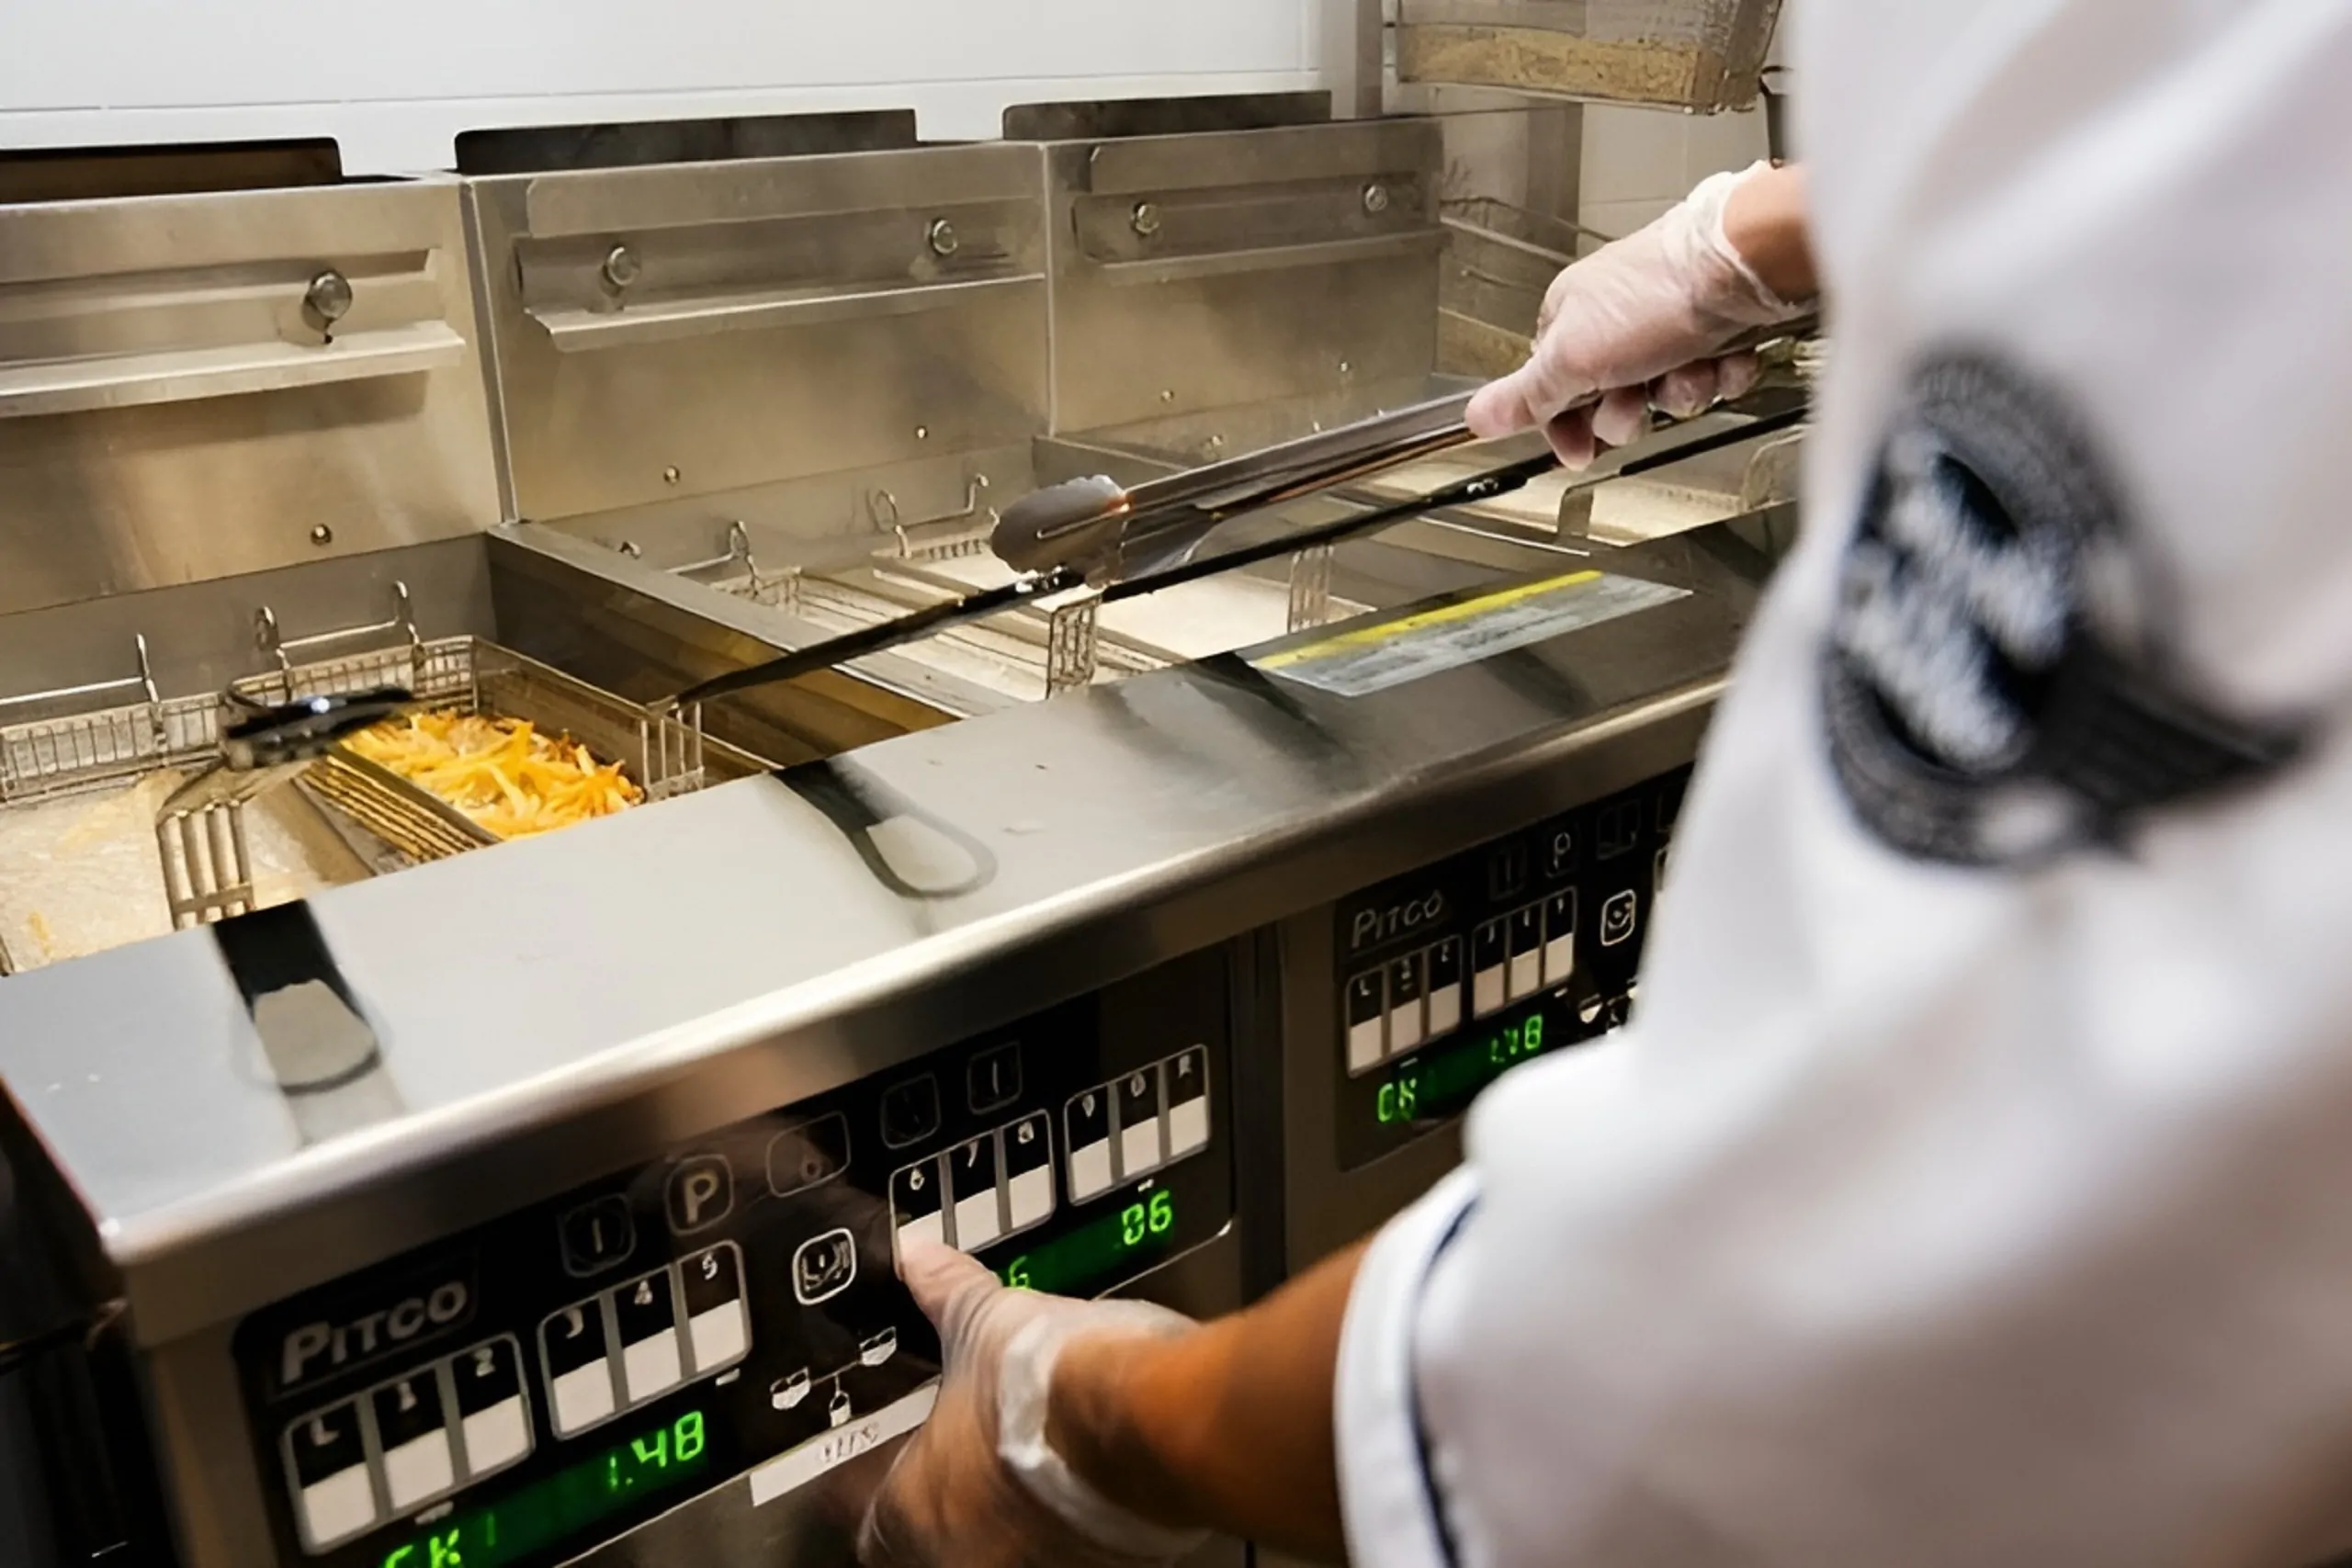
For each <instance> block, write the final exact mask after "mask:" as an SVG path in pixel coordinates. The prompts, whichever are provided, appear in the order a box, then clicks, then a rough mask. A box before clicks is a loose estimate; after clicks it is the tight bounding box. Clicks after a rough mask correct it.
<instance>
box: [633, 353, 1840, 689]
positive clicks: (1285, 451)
mask: <svg viewBox="0 0 2352 1568" xmlns="http://www.w3.org/2000/svg"><path fill="white" fill-rule="evenodd" d="M1773 335H1775V336H1781V335H1785V330H1784V331H1783V332H1782V333H1775V334H1773ZM1469 400H1470V394H1469V393H1467V392H1462V393H1456V394H1453V395H1452V396H1448V397H1443V398H1438V399H1434V400H1430V401H1429V402H1425V403H1416V404H1414V405H1413V406H1412V407H1410V408H1405V409H1398V410H1396V411H1394V412H1385V413H1381V414H1377V415H1374V417H1373V418H1370V419H1365V420H1360V421H1358V422H1356V423H1352V424H1348V425H1343V426H1341V427H1340V428H1339V429H1336V430H1329V431H1323V432H1321V433H1319V434H1314V435H1308V436H1305V437H1302V438H1300V439H1298V440H1295V441H1287V442H1284V443H1283V444H1282V445H1280V446H1269V447H1266V448H1264V449H1262V450H1261V451H1258V452H1253V453H1250V454H1248V455H1247V456H1244V457H1230V458H1227V459H1226V460H1224V461H1222V462H1217V463H1211V464H1208V465H1206V466H1205V467H1202V468H1192V469H1188V470H1186V471H1185V472H1183V473H1179V474H1170V475H1169V476H1168V477H1166V478H1164V479H1151V480H1148V481H1146V482H1145V483H1142V484H1139V485H1136V486H1133V487H1132V488H1130V487H1126V486H1122V485H1120V484H1118V483H1117V482H1116V481H1114V480H1113V479H1108V478H1105V477H1103V476H1100V475H1096V476H1093V477H1090V478H1086V479H1069V480H1066V481H1064V482H1063V483H1061V484H1057V485H1051V486H1048V487H1046V489H1044V490H1040V491H1034V492H1032V493H1031V494H1029V495H1026V496H1023V498H1022V499H1021V500H1019V501H1017V502H1013V503H1012V505H1011V506H1010V507H1007V508H1006V509H1005V511H1004V512H1003V513H1002V514H1001V516H1000V517H999V518H998V520H997V525H996V528H995V531H994V533H993V534H992V535H991V536H990V537H989V544H990V546H991V547H993V548H994V549H995V551H996V554H997V556H998V558H1000V559H1001V560H1003V561H1004V563H1005V564H1006V565H1008V566H1010V567H1012V569H1013V570H1015V571H1016V572H1017V573H1019V575H1018V576H1017V577H1015V578H1014V580H1013V581H1011V582H1008V583H1005V584H1003V585H1002V586H1001V587H997V588H989V589H984V590H982V591H981V592H977V593H968V594H966V595H964V596H963V597H962V598H959V599H950V600H946V601H944V602H942V603H940V604H933V605H930V606H927V607H926V608H923V609H921V610H917V611H915V612H913V613H912V614H910V615H900V616H899V617H898V618H896V619H894V620H889V621H885V622H882V623H881V624H880V625H878V626H866V627H863V628H861V629H859V630H857V631H854V632H850V633H847V634H845V635H843V636H841V637H828V638H826V639H825V640H823V641H821V642H816V643H811V644H809V646H808V647H806V648H800V649H793V650H792V651H791V652H788V653H784V654H779V655H778V656H777V657H775V658H774V659H770V660H764V661H763V662H761V663H758V664H753V665H749V666H747V667H745V668H744V669H741V670H734V671H729V672H727V673H726V674H724V675H718V676H714V677H712V678H711V679H709V680H707V681H704V682H699V683H698V684H695V685H693V686H689V687H687V688H686V689H685V690H684V691H683V692H681V693H679V694H677V695H676V696H674V697H673V698H671V699H669V701H668V702H667V703H666V704H662V705H657V706H659V707H663V708H673V707H684V706H687V705H691V704H695V703H700V702H706V701H708V700H710V699H711V698H714V697H721V696H726V695H728V694H730V693H734V692H741V691H746V690H749V689H751V688H753V687H758V686H766V685H772V684H775V683H776V682H782V681H790V680H794V679H796V678H797V677H799V676H803V675H809V674H813V673H815V672H816V671H820V670H829V669H831V668H832V667H833V666H835V665H837V664H842V663H845V662H847V661H848V660H853V659H862V658H864V657H865V656H866V655H868V654H872V653H879V652H881V651H883V650H884V649H891V648H897V647H899V645H901V644H903V643H908V642H911V641H914V640H915V639H916V638H918V637H928V636H929V635H931V634H932V633H933V632H935V631H939V630H941V629H943V628H944V627H947V626H956V625H959V624H961V623H962V622H965V621H969V620H976V619H978V618H979V617H981V616H984V615H995V614H997V613H998V612H1000V611H1002V610H1007V609H1011V608H1012V607H1013V606H1015V605H1018V604H1031V603H1035V602H1036V601H1039V600H1043V599H1048V598H1051V597H1053V596H1054V595H1056V594H1060V593H1068V592H1073V591H1075V590H1078V589H1081V588H1087V587H1092V588H1096V589H1099V590H1100V592H1101V598H1100V603H1102V604H1116V603H1117V602H1118V601H1120V600H1122V599H1128V598H1133V597H1136V595H1139V594H1144V593H1156V592H1160V591H1161V590H1163V589H1168V588H1174V587H1177V586H1179V585H1180V584H1182V583H1186V582H1192V581H1197V580H1198V579H1200V578H1203V577H1206V576H1210V575H1212V574H1214V573H1217V572H1223V571H1230V570H1234V569H1236V568H1238V567H1244V566H1250V565H1252V564H1254V563H1256V562H1258V561H1262V560H1271V559H1274V558H1279V557H1282V556H1288V555H1295V554H1297V553H1298V552H1299V551H1301V550H1307V549H1313V548H1315V547H1317V546H1320V545H1327V544H1331V543H1334V542H1336V541H1338V540H1340V539H1344V538H1349V537H1351V536H1355V535H1358V534H1366V533H1371V532H1374V531H1375V530H1377V529H1381V528H1385V527H1390V526H1393V525H1396V524H1398V523H1403V522H1407V521H1409V520H1410V519H1412V518H1415V517H1419V516H1421V515H1423V514H1425V513H1430V512H1439V511H1443V510H1446V509H1448V508H1451V507H1457V506H1468V505H1473V504H1476V503H1478V502H1487V501H1492V500H1494V499H1495V498H1497V497H1498V496H1503V495H1508V494H1510V492H1512V491H1517V490H1521V489H1524V488H1525V487H1526V486H1527V485H1528V484H1530V483H1531V482H1532V481H1533V480H1535V479H1538V478H1541V477H1542V476H1543V475H1544V474H1546V473H1549V472H1551V470H1552V469H1553V468H1555V467H1556V466H1557V465H1556V463H1555V459H1554V458H1553V457H1552V455H1551V454H1550V453H1548V452H1546V453H1544V454H1542V455H1541V456H1539V457H1530V458H1527V459H1525V460H1523V461H1521V462H1518V463H1513V464H1510V465H1508V466H1506V467H1503V468H1494V469H1490V470H1488V471H1487V472H1484V473H1479V474H1473V475H1471V476H1469V477H1467V478H1464V479H1457V480H1455V481H1454V482H1453V483H1451V484H1447V485H1442V486H1440V487H1439V488H1438V489H1436V490H1433V491H1429V492H1428V493H1427V494H1424V495H1419V496H1415V497H1412V498H1410V499H1408V500H1405V501H1400V502H1396V503H1394V504H1392V505H1387V506H1379V507H1374V508H1372V509H1370V510H1369V511H1365V512H1362V513H1357V514H1356V515H1354V516H1351V517H1344V518H1341V519H1340V520H1339V521H1337V522H1334V523H1327V524H1324V525H1320V526H1317V527H1313V528H1303V529H1299V530H1296V531H1295V532H1292V533H1287V534H1283V535H1281V536H1278V537H1275V538H1272V539H1267V540H1264V541H1262V542H1261V543H1258V544H1254V545H1249V546H1245V547H1241V548H1238V549H1231V550H1220V551H1218V552H1216V554H1214V555H1210V556H1207V557H1197V556H1196V553H1195V552H1196V551H1197V550H1198V548H1199V547H1200V545H1201V543H1202V541H1203V540H1204V539H1206V538H1207V537H1208V536H1209V534H1210V533H1211V532H1212V531H1213V530H1214V529H1216V527H1217V525H1220V524H1222V523H1226V522H1228V521H1230V520H1231V519H1233V518H1236V517H1239V516H1242V515H1244V514H1246V513H1254V512H1262V511H1265V510H1266V509H1268V508H1270V507H1275V506H1280V505H1283V503H1285V502H1292V501H1296V500H1300V499H1303V498H1305V497H1306V496H1310V495H1316V494H1319V493H1322V492H1325V491H1331V490H1334V489H1337V488H1338V487H1340V486H1342V485H1346V484H1348V483H1351V482H1352V481H1354V480H1356V479H1363V478H1365V477H1367V476H1369V475H1372V474H1375V473H1378V472H1380V471H1382V470H1384V469H1386V468H1396V467H1397V466H1398V465H1399V464H1403V463H1408V462H1412V461H1414V460H1416V459H1418V458H1421V457H1430V456H1432V455H1434V454H1436V453H1439V452H1443V451H1447V450H1449V449H1451V448H1453V447H1457V446H1466V445H1468V444H1469V443H1470V442H1471V441H1473V440H1475V439H1476V437H1474V436H1473V435H1472V434H1471V433H1470V430H1469V427H1468V426H1467V425H1465V424H1464V423H1463V419H1462V415H1463V412H1464V410H1465V409H1466V408H1467V407H1468V405H1469ZM1805 412H1806V411H1805V409H1804V407H1803V406H1802V405H1800V406H1799V407H1797V408H1794V409H1792V410H1789V411H1786V412H1781V413H1775V414H1770V415H1767V416H1765V417H1764V418H1761V419H1757V420H1753V421H1750V422H1749V423H1746V424H1743V425H1739V426H1737V427H1736V428H1734V429H1730V430H1724V431H1718V432H1715V433H1713V434H1708V435H1703V436H1700V437H1698V438H1697V439H1695V440H1691V441H1684V442H1679V443H1677V444H1675V445H1673V446H1667V447H1663V448H1660V449H1658V450H1657V451H1653V452H1650V453H1647V454H1645V455H1644V456H1642V457H1637V458H1634V459H1633V460H1632V461H1629V462H1626V463H1623V464H1622V465H1619V466H1618V467H1616V468H1610V469H1607V470H1604V471H1602V472H1599V473H1596V474H1593V475H1591V476H1589V477H1588V478H1586V479H1580V480H1578V481H1577V484H1576V486H1574V487H1573V488H1572V490H1571V491H1570V493H1573V492H1574V491H1576V490H1583V489H1588V488H1591V487H1593V486H1598V485H1601V484H1606V483H1608V482H1609V481H1611V480H1612V479H1627V478H1631V477H1633V476H1634V475H1636V474H1641V473H1645V472H1648V471H1649V470H1651V469H1654V468H1665V467H1667V466H1668V465H1669V464H1672V463H1679V462H1681V461H1682V460H1684V459H1685V458H1689V457H1698V456H1700V455H1701V454H1702V453H1705V452H1713V451H1716V450H1719V449H1721V448H1723V447H1726V446H1739V445H1741V444H1742V443H1745V442H1748V441H1753V440H1755V439H1757V438H1758V437H1759V436H1763V435H1767V434H1771V433H1773V432H1775V431H1779V430H1785V429H1787V428H1789V427H1791V426H1792V425H1795V424H1798V423H1802V422H1803V420H1804V417H1805Z"/></svg>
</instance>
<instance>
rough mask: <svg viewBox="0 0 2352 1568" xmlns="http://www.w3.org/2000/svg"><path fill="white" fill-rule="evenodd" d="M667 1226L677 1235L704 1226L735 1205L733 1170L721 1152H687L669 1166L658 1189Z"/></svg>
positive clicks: (706, 1226) (716, 1222)
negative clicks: (666, 1218)
mask: <svg viewBox="0 0 2352 1568" xmlns="http://www.w3.org/2000/svg"><path fill="white" fill-rule="evenodd" d="M662 1200H663V1203H664V1205H665V1206H666V1207H667V1208H668V1210H669V1216H670V1229H671V1230H672V1231H673V1232H674V1233H675V1234H677V1235H692V1234H694V1233H695V1231H698V1230H707V1229H708V1228H709V1227H710V1226H712V1225H715V1224H718V1222H719V1221H721V1220H723V1219H725V1218H726V1217H727V1215H728V1213H729V1211H730V1210H732V1209H733V1208H734V1207H735V1174H734V1172H733V1171H731V1170H729V1168H728V1166H727V1156H724V1155H689V1156H687V1157H686V1158H684V1159H682V1160H680V1161H679V1162H678V1163H677V1164H676V1165H674V1166H673V1167H672V1168H671V1169H670V1179H669V1181H668V1182H667V1183H666V1184H665V1186H664V1188H663V1192H662Z"/></svg>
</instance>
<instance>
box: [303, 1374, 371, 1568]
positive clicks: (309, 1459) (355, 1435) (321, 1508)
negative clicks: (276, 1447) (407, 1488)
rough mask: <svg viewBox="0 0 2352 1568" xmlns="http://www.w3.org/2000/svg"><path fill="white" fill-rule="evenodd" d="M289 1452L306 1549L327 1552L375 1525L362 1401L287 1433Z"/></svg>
mask: <svg viewBox="0 0 2352 1568" xmlns="http://www.w3.org/2000/svg"><path fill="white" fill-rule="evenodd" d="M285 1450H286V1467H287V1470H288V1482H289V1483H290V1484H291V1485H292V1487H293V1490H294V1517H295V1518H296V1520H297V1521H298V1522H299V1523H300V1526H301V1530H302V1544H303V1545H304V1546H306V1547H308V1548H309V1549H310V1550H311V1551H324V1550H326V1549H327V1548H328V1547H331V1546H333V1545H334V1544H335V1543H336V1542H338V1541H344V1540H350V1539H351V1538H352V1537H353V1536H355V1535H357V1534H359V1533H360V1532H361V1531H362V1530H365V1529H368V1527H369V1526H371V1525H373V1524H374V1523H375V1522H376V1519H377V1511H376V1487H375V1483H374V1481H373V1479H372V1477H371V1475H370V1473H369V1470H368V1440H367V1438H365V1437H364V1436H362V1435H361V1432H360V1426H359V1402H358V1401H357V1400H346V1401H345V1403H343V1404H337V1405H334V1406H331V1407H330V1408H328V1409H325V1410H321V1411H316V1412H314V1413H312V1414H311V1415H309V1416H303V1417H302V1418H301V1419H300V1420H299V1421H296V1422H295V1423H294V1424H293V1425H292V1426H290V1427H288V1428H287V1429H286V1437H285Z"/></svg>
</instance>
